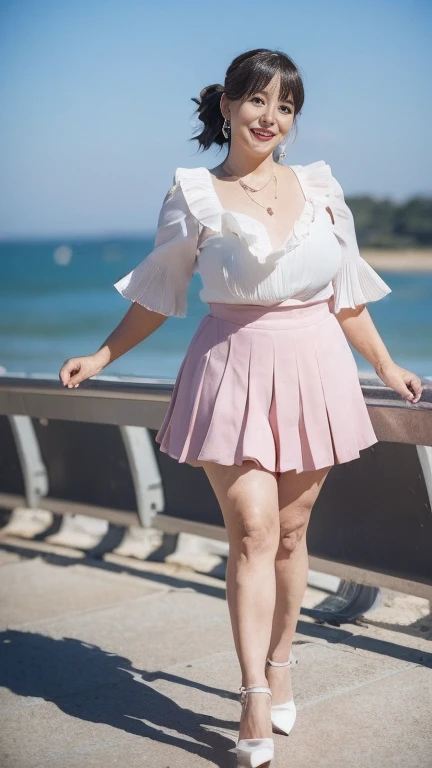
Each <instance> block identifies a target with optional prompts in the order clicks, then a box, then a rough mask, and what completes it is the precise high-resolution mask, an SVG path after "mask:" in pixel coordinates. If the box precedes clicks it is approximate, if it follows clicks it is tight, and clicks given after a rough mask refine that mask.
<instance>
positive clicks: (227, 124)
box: [222, 118, 231, 139]
mask: <svg viewBox="0 0 432 768" xmlns="http://www.w3.org/2000/svg"><path fill="white" fill-rule="evenodd" d="M230 130H231V125H230V121H229V120H227V119H226V118H225V120H224V124H223V126H222V133H223V135H224V136H225V138H226V139H228V137H229V133H228V131H230Z"/></svg>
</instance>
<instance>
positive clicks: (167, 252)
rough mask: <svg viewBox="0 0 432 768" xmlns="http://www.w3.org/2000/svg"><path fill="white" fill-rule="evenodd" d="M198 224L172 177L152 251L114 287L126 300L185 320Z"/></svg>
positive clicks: (175, 178) (193, 267) (195, 255)
mask: <svg viewBox="0 0 432 768" xmlns="http://www.w3.org/2000/svg"><path fill="white" fill-rule="evenodd" d="M198 236H199V223H198V221H197V219H196V218H195V217H194V216H192V214H191V212H190V209H189V207H188V204H187V202H186V199H185V197H184V194H183V191H182V188H181V185H180V183H179V182H178V181H177V177H176V175H174V179H173V185H172V187H171V188H170V189H169V190H168V192H167V194H166V196H165V199H164V201H163V203H162V207H161V210H160V213H159V217H158V223H157V231H156V237H155V242H154V248H153V250H152V251H151V252H150V253H149V255H148V256H146V258H145V259H144V260H143V261H141V262H140V263H139V264H138V265H137V266H136V267H135V269H133V270H132V271H131V272H129V273H128V274H127V275H125V276H124V277H122V278H121V279H120V280H118V281H117V282H116V283H114V287H115V288H116V289H117V290H118V291H119V293H121V295H122V296H124V297H125V298H126V299H131V301H136V302H137V303H138V304H141V305H142V306H144V307H146V308H147V309H151V310H153V311H154V312H159V313H160V314H162V315H167V316H168V315H175V316H176V317H185V315H186V312H187V298H186V297H187V291H188V287H189V283H190V281H191V278H192V275H193V274H194V272H195V268H196V257H197V248H198Z"/></svg>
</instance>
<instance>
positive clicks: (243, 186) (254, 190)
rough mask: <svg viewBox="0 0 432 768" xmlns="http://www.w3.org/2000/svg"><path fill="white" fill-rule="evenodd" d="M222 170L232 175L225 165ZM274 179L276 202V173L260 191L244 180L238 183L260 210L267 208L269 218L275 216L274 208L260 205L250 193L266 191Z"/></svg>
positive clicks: (239, 180) (275, 197)
mask: <svg viewBox="0 0 432 768" xmlns="http://www.w3.org/2000/svg"><path fill="white" fill-rule="evenodd" d="M222 169H223V170H224V171H227V173H231V172H230V171H228V170H227V169H226V167H225V166H224V165H222ZM232 175H235V174H232ZM272 179H273V180H274V182H275V196H274V199H275V200H277V178H276V175H275V173H274V172H272V175H271V176H270V178H269V180H268V181H266V183H265V184H264V185H263V186H262V187H260V189H254V188H253V187H250V186H249V185H248V184H246V182H244V181H243V180H242V179H237V181H238V183H239V184H240V186H241V187H242V189H244V191H245V192H246V194H247V196H248V197H249V198H250V199H251V200H253V202H254V203H256V204H257V205H259V206H260V208H265V209H266V211H267V213H268V215H269V216H273V214H274V210H273V208H272V207H271V206H270V205H268V206H267V205H262V203H259V202H258V200H255V199H254V198H253V197H251V195H250V194H249V192H260V191H261V189H264V187H266V186H267V184H269V183H270V181H271V180H272Z"/></svg>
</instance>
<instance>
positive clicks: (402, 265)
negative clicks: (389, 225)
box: [360, 248, 432, 272]
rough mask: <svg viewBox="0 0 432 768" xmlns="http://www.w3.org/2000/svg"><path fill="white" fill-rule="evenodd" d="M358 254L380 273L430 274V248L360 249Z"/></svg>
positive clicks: (431, 270)
mask: <svg viewBox="0 0 432 768" xmlns="http://www.w3.org/2000/svg"><path fill="white" fill-rule="evenodd" d="M360 254H361V256H362V257H363V258H364V259H365V261H367V262H368V264H370V265H371V267H373V269H376V270H378V271H380V272H432V248H430V249H427V250H421V251H420V250H416V249H411V250H401V251H395V250H391V249H389V250H382V249H381V248H380V250H373V249H372V248H361V249H360Z"/></svg>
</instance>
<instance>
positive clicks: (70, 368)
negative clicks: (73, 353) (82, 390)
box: [59, 358, 85, 389]
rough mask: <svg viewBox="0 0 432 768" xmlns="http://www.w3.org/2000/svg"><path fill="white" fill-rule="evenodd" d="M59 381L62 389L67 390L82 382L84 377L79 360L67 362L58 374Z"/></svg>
mask: <svg viewBox="0 0 432 768" xmlns="http://www.w3.org/2000/svg"><path fill="white" fill-rule="evenodd" d="M59 377H60V381H61V382H62V384H63V386H64V387H68V388H69V389H72V388H74V387H75V388H76V387H78V385H79V384H80V383H81V381H83V380H84V378H85V377H84V376H83V375H82V372H81V363H80V362H79V360H76V359H73V358H72V359H71V360H67V361H66V362H65V364H64V365H63V367H62V368H61V370H60V373H59Z"/></svg>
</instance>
